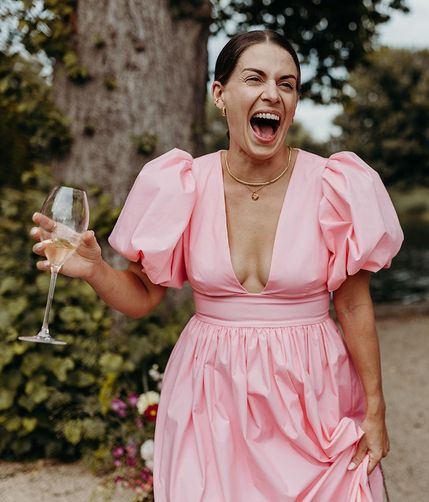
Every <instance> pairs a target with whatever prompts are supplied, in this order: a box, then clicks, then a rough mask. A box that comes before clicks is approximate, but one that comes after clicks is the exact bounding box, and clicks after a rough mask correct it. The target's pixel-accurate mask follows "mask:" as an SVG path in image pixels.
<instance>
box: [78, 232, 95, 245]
mask: <svg viewBox="0 0 429 502" xmlns="http://www.w3.org/2000/svg"><path fill="white" fill-rule="evenodd" d="M81 241H82V242H83V243H84V244H86V245H87V246H88V245H91V244H93V241H95V233H94V231H93V230H87V231H86V232H84V233H83V234H82V238H81Z"/></svg>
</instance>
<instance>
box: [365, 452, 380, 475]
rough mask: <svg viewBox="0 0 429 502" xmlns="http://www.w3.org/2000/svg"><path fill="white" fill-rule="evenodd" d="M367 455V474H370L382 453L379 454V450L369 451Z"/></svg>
mask: <svg viewBox="0 0 429 502" xmlns="http://www.w3.org/2000/svg"><path fill="white" fill-rule="evenodd" d="M368 457H369V462H368V474H371V472H372V471H373V470H374V469H375V468H376V467H377V464H378V463H379V462H380V460H381V458H382V457H383V455H382V454H381V451H379V452H372V451H370V452H369V454H368Z"/></svg>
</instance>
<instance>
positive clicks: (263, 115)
mask: <svg viewBox="0 0 429 502" xmlns="http://www.w3.org/2000/svg"><path fill="white" fill-rule="evenodd" d="M253 117H254V118H257V119H270V120H280V117H279V116H278V115H274V113H256V114H255V115H253Z"/></svg>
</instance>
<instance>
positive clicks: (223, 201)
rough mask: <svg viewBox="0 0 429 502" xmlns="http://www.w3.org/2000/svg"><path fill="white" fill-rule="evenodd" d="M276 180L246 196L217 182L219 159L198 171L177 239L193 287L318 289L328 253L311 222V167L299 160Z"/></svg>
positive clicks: (314, 199) (315, 192) (314, 176)
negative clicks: (182, 235) (189, 212)
mask: <svg viewBox="0 0 429 502" xmlns="http://www.w3.org/2000/svg"><path fill="white" fill-rule="evenodd" d="M298 160H299V159H298ZM319 177H320V176H319ZM282 183H283V184H280V185H279V186H278V187H276V190H278V191H277V192H275V191H266V190H261V191H260V192H259V194H260V198H259V199H258V200H257V201H253V200H252V199H251V192H250V191H249V190H248V189H247V188H245V187H238V188H237V187H236V190H235V189H234V188H233V189H231V191H229V187H228V185H227V184H225V186H224V180H223V175H222V169H221V166H220V163H217V164H214V165H213V166H212V169H210V171H204V177H203V176H201V178H200V179H198V197H197V201H196V205H195V208H194V211H193V216H192V219H191V224H190V228H189V234H188V239H187V240H186V244H185V246H186V248H185V256H186V269H187V275H188V278H189V281H190V283H191V286H192V287H193V288H194V289H196V290H198V291H200V292H204V293H206V294H213V295H224V294H234V293H235V294H237V293H238V294H245V293H248V292H252V293H262V292H263V294H265V295H267V294H270V295H271V294H273V295H281V296H291V295H292V296H295V295H302V294H307V293H308V292H312V291H314V290H318V289H320V288H321V287H324V282H325V281H326V271H327V263H328V258H329V257H328V251H327V248H326V245H325V243H324V242H323V239H322V236H321V232H320V226H319V221H318V207H319V203H320V197H321V186H320V182H318V173H317V172H314V170H313V171H311V170H308V173H307V171H306V166H305V165H304V163H303V162H302V161H301V163H298V164H296V165H295V167H294V172H293V176H292V177H291V179H290V180H287V179H285V180H284V181H282ZM239 188H243V189H244V191H243V190H242V191H241V192H238V189H239ZM249 278H250V279H251V282H249V281H248V279H249Z"/></svg>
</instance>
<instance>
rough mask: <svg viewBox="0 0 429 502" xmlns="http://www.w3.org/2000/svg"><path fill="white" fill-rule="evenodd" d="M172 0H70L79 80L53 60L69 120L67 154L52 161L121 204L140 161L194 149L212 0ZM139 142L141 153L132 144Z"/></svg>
mask: <svg viewBox="0 0 429 502" xmlns="http://www.w3.org/2000/svg"><path fill="white" fill-rule="evenodd" d="M170 2H171V0H79V2H78V11H77V22H76V27H75V33H74V39H73V43H74V49H75V51H76V53H77V55H78V58H79V64H80V65H81V66H82V67H86V68H87V69H88V70H89V74H90V79H89V80H88V81H87V82H85V83H83V84H76V83H75V82H72V81H71V80H70V79H69V78H68V76H67V75H66V71H65V68H64V66H62V65H56V67H55V68H54V79H53V92H54V99H55V102H56V104H57V105H58V107H59V108H60V109H61V110H62V111H63V112H64V113H65V114H66V115H67V116H68V118H69V119H70V125H71V131H72V134H73V138H74V143H73V146H72V150H71V153H70V155H69V156H68V157H67V158H66V159H65V160H61V161H57V162H56V163H55V164H54V171H55V174H56V176H57V177H58V178H59V179H62V180H65V182H67V183H69V184H72V185H81V186H87V185H88V184H91V183H96V184H97V185H99V186H101V187H102V188H103V189H104V190H106V191H108V192H109V193H111V194H112V196H113V200H114V202H115V203H116V204H122V203H123V201H124V199H125V197H126V194H127V192H128V190H129V188H130V186H131V184H132V182H133V180H134V178H135V176H136V174H137V173H138V171H139V170H140V168H141V166H142V164H144V163H145V162H147V161H148V160H150V159H151V158H153V157H156V156H157V155H160V154H162V153H164V152H165V151H167V150H169V149H170V148H173V147H176V146H177V147H178V148H181V149H184V150H187V151H189V152H190V153H191V154H193V155H198V154H200V153H201V152H202V133H201V131H202V128H203V125H204V102H205V96H206V83H207V60H208V55H207V41H208V36H209V23H210V15H211V6H210V1H209V0H204V1H202V2H200V3H199V4H198V7H195V6H194V7H192V6H191V2H189V4H190V5H189V6H187V7H186V9H187V12H184V11H183V4H185V6H186V4H187V2H184V1H182V2H180V3H179V2H176V4H179V5H180V6H181V8H182V12H181V14H182V15H177V13H176V14H174V13H173V11H172V8H171V3H170ZM138 148H140V153H139V152H138Z"/></svg>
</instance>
